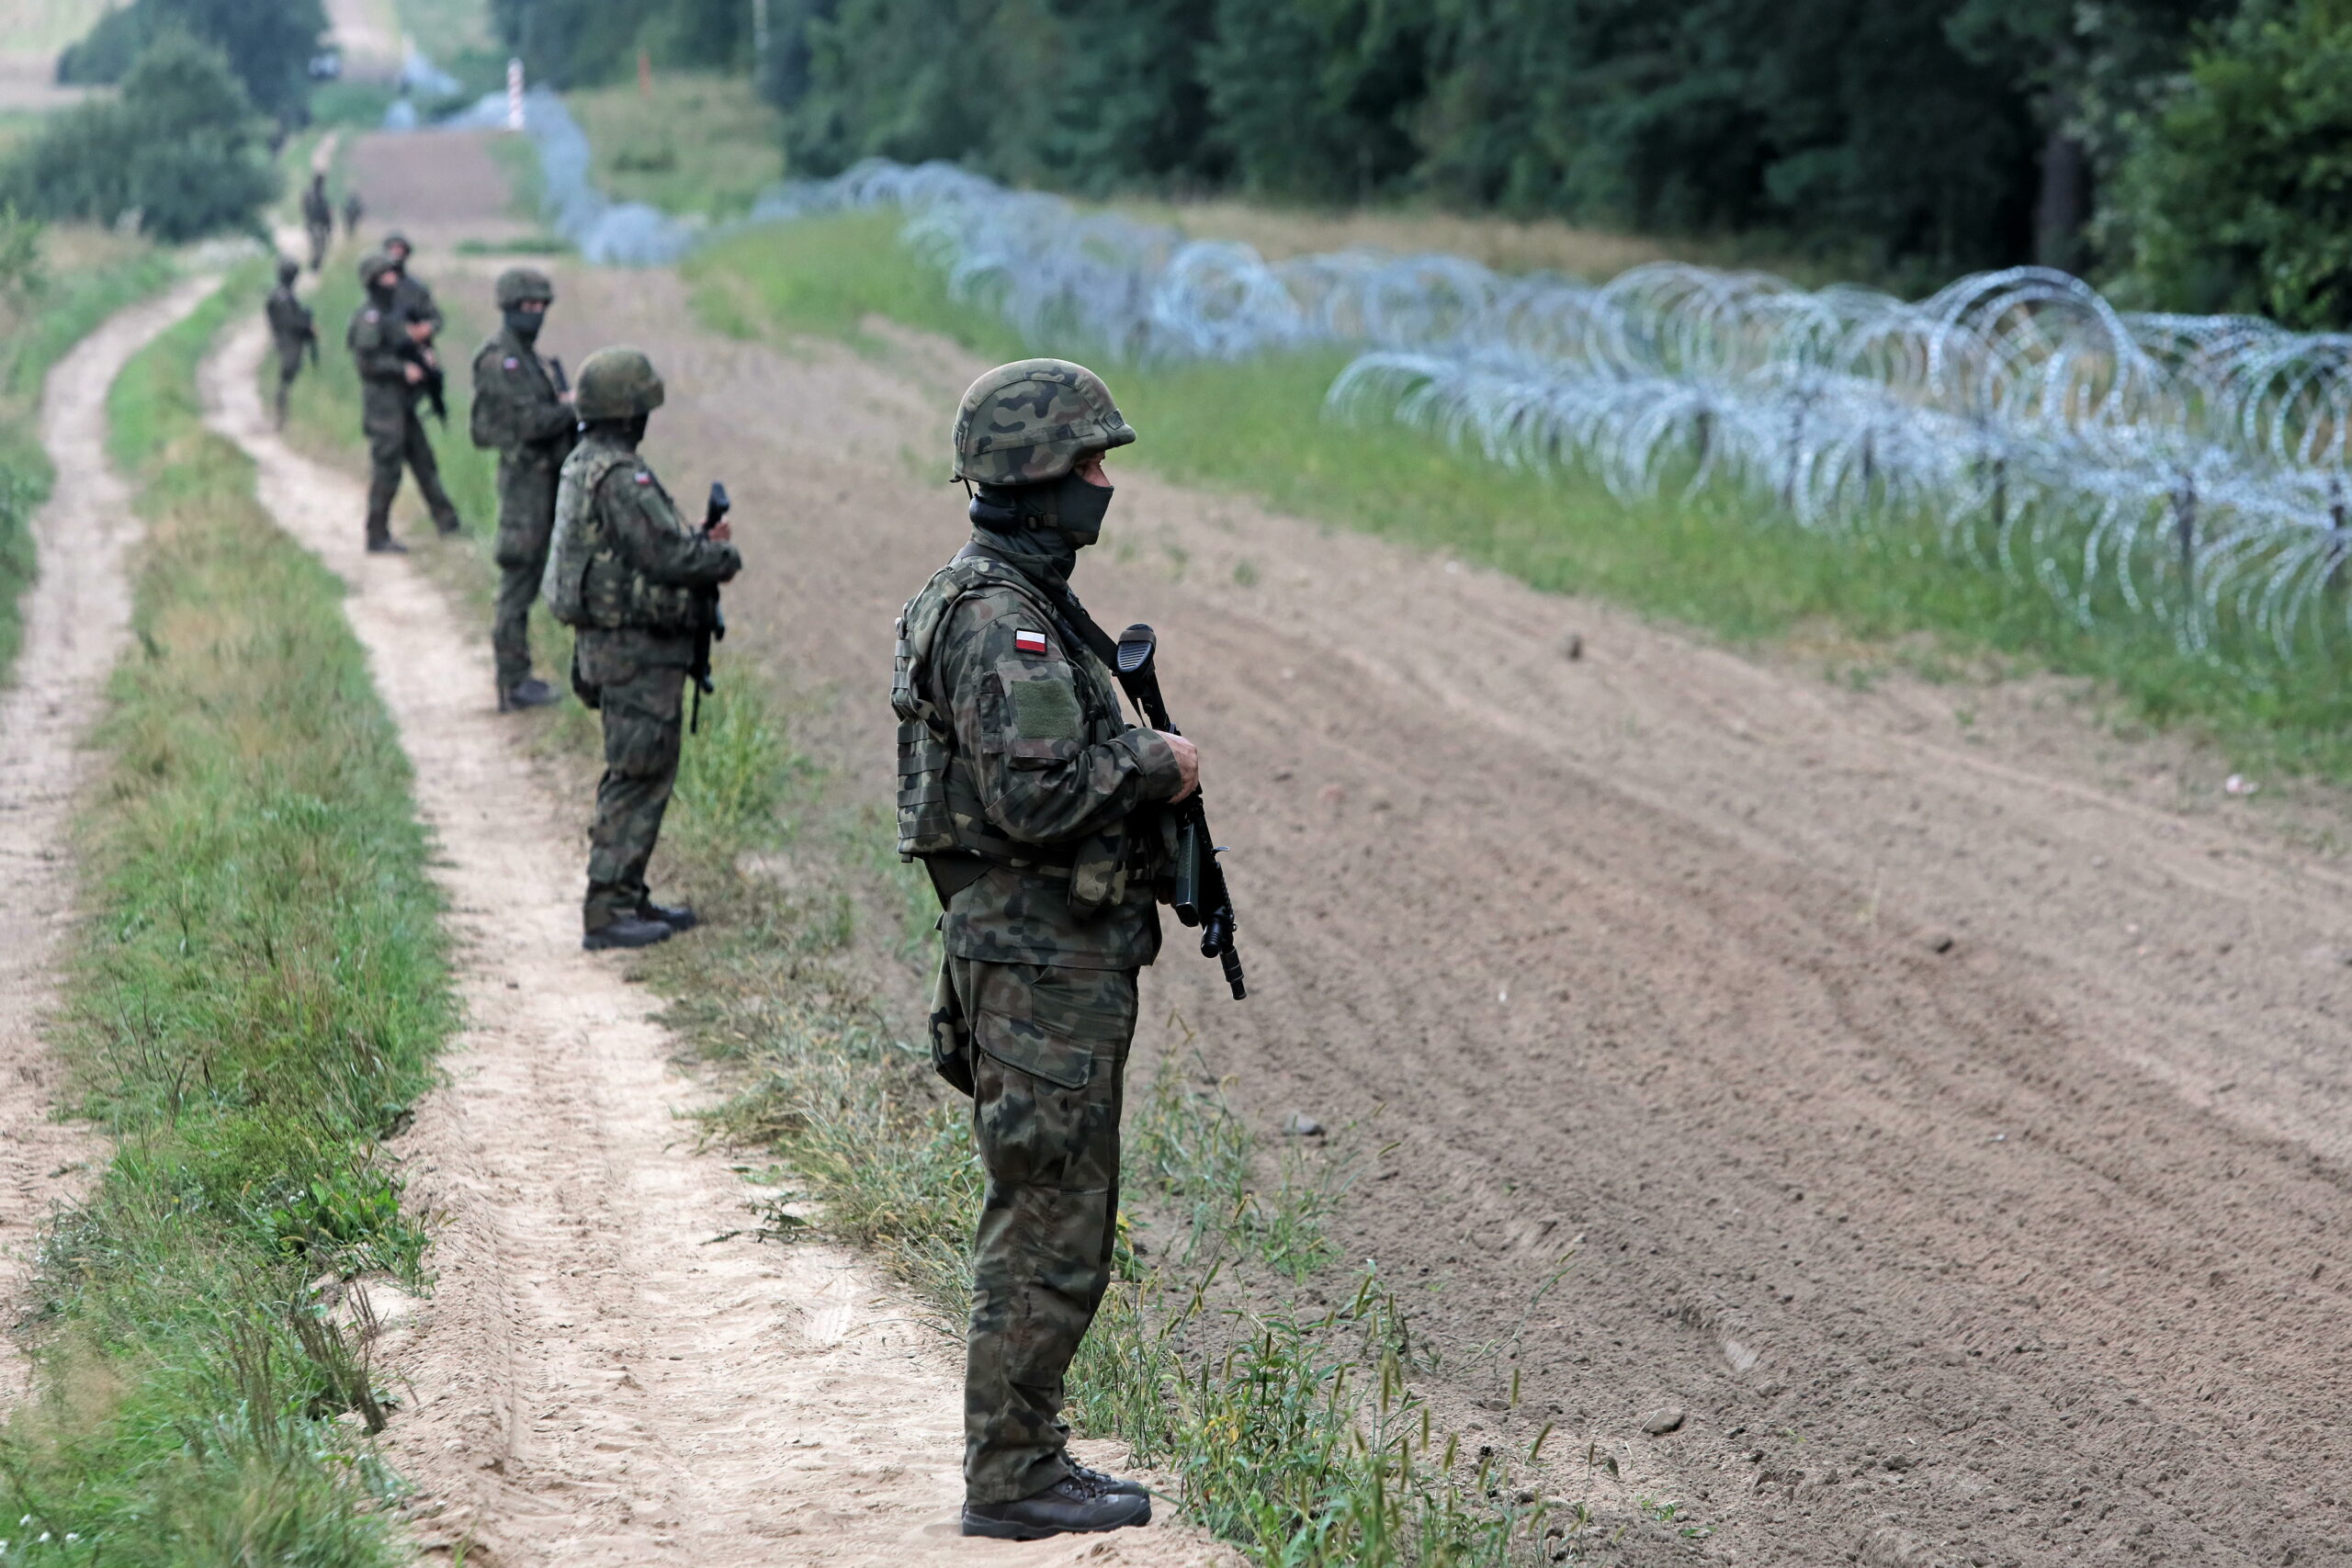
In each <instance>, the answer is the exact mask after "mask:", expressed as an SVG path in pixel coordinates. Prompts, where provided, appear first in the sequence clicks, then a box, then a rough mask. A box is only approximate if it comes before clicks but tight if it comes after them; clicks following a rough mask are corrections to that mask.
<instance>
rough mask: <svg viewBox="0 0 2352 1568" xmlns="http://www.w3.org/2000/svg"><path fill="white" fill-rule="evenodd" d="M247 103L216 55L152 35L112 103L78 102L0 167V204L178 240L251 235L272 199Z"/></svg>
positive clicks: (173, 36) (273, 185) (180, 39)
mask: <svg viewBox="0 0 2352 1568" xmlns="http://www.w3.org/2000/svg"><path fill="white" fill-rule="evenodd" d="M276 194H277V175H275V173H273V172H272V170H271V169H270V167H269V165H268V164H267V163H266V161H265V153H264V149H263V146H262V138H261V134H260V122H259V121H258V120H257V119H256V118H255V117H254V108H253V103H252V100H251V99H249V98H248V97H246V96H245V92H244V89H243V87H241V86H239V85H238V83H237V79H236V77H235V76H233V75H232V74H231V73H230V71H229V68H228V64H227V62H225V61H224V60H223V59H222V57H221V55H220V51H218V50H216V49H213V48H211V47H209V46H208V45H205V44H200V43H197V42H195V41H194V40H193V39H189V38H188V37H187V35H186V34H184V33H179V32H167V33H164V34H163V35H162V36H161V37H159V38H157V39H155V41H154V42H153V44H152V45H150V46H149V47H148V49H147V51H145V52H144V53H143V54H141V56H140V57H139V63H138V64H137V65H135V66H133V67H132V68H131V70H130V74H129V75H127V76H126V77H124V78H123V83H122V94H121V96H120V97H119V98H116V99H109V100H105V101H99V102H93V103H87V104H84V105H81V106H80V107H76V108H73V109H69V110H67V111H66V112H64V113H63V114H61V115H59V116H57V117H56V118H55V120H54V121H53V122H52V123H51V125H50V127H49V128H48V130H45V131H43V132H42V133H41V135H40V136H39V137H38V138H36V139H35V140H34V141H31V142H29V143H28V144H27V145H25V146H24V147H22V148H20V149H19V150H18V151H17V153H16V155H15V156H14V157H13V158H12V159H11V160H10V161H9V162H8V164H6V166H5V167H0V200H6V201H9V202H13V203H15V204H16V205H17V207H18V208H20V209H23V210H25V211H27V212H31V213H37V214H39V215H40V216H42V217H45V218H51V219H79V220H86V221H90V222H96V223H105V224H113V223H116V222H118V221H119V220H122V219H123V218H125V217H126V216H127V215H130V214H136V215H137V225H138V227H139V228H140V229H141V231H144V232H146V233H148V234H151V235H153V236H154V237H155V238H157V239H161V240H165V241H172V242H177V241H183V240H191V239H195V238H198V237H199V236H201V235H205V234H211V233H218V232H220V231H223V230H249V231H257V230H258V228H259V225H260V212H261V209H263V208H264V207H265V206H266V205H267V204H268V203H269V201H270V200H271V199H272V198H273V197H275V196H276Z"/></svg>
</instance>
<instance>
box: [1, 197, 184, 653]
mask: <svg viewBox="0 0 2352 1568" xmlns="http://www.w3.org/2000/svg"><path fill="white" fill-rule="evenodd" d="M42 252H43V254H42V267H41V272H42V278H43V281H42V283H41V285H40V288H38V289H37V290H36V291H35V292H33V293H32V294H31V295H30V296H29V297H28V298H27V299H25V300H24V302H23V303H22V304H21V305H20V306H17V307H15V308H13V309H12V308H8V307H6V306H0V681H5V680H6V678H7V674H8V670H9V667H10V665H12V664H13V663H14V662H15V661H16V657H17V646H18V644H19V643H20V641H21V640H22V638H23V636H24V625H23V622H22V621H21V620H20V619H19V617H18V610H17V602H18V601H19V600H20V599H21V598H22V597H23V595H24V592H25V590H26V589H27V588H28V587H30V586H31V585H32V581H33V576H34V574H35V572H36V571H37V570H39V566H38V563H37V562H36V561H35V560H34V559H33V542H32V533H31V524H32V514H33V512H34V511H35V509H36V508H38V507H39V506H40V503H41V502H42V501H43V500H44V499H45V498H46V497H47V496H48V494H49V491H50V487H51V484H52V483H53V482H54V481H55V477H56V476H55V475H54V474H53V473H52V472H51V468H50V464H49V457H48V455H47V454H46V453H45V452H43V451H42V450H41V445H40V429H39V423H40V393H41V384H42V381H43V379H44V378H46V377H47V376H48V375H49V371H50V367H51V366H53V365H55V364H56V363H57V362H58V361H59V360H60V359H62V358H63V357H64V356H65V353H66V351H67V350H68V349H70V348H72V347H73V346H74V344H77V343H79V342H81V341H82V339H84V338H85V337H87V336H88V335H89V334H90V333H91V331H92V330H93V329H95V328H96V326H97V324H98V323H99V322H100V321H105V320H106V319H107V317H108V316H110V315H112V314H114V313H115V312H116V311H117V310H121V309H122V308H123V307H124V306H126V305H129V304H131V303H133V302H135V301H137V300H139V299H144V298H145V297H146V296H148V295H150V294H153V293H154V292H156V291H157V290H159V289H161V288H163V287H164V285H165V284H167V283H169V282H170V281H171V277H172V265H171V262H170V261H169V259H168V258H166V257H165V256H164V255H163V254H161V253H160V252H158V251H156V250H155V249H154V248H153V246H151V245H147V244H143V243H139V242H136V241H130V240H123V239H120V238H118V237H117V236H115V235H112V234H107V233H100V232H97V231H85V230H77V229H66V230H57V229H52V230H50V231H48V232H46V233H45V234H44V235H43V236H42Z"/></svg>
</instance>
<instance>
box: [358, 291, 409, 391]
mask: <svg viewBox="0 0 2352 1568" xmlns="http://www.w3.org/2000/svg"><path fill="white" fill-rule="evenodd" d="M398 316H399V308H398V307H397V306H395V307H394V308H393V309H392V310H383V309H381V308H380V307H379V306H378V305H377V304H376V303H375V302H374V301H373V300H370V299H362V300H361V301H360V302H359V309H357V310H354V311H352V312H351V324H350V325H349V326H347V327H345V328H344V329H343V343H344V346H345V347H346V348H348V349H350V350H351V358H352V361H353V363H354V364H356V365H357V366H358V367H359V378H360V380H362V381H364V382H368V383H369V384H370V385H383V384H387V383H389V384H390V385H393V386H397V387H400V388H401V389H406V388H407V386H408V372H407V370H406V369H404V368H403V367H404V366H405V365H406V364H407V361H406V360H405V359H403V358H402V357H401V326H400V322H399V320H398Z"/></svg>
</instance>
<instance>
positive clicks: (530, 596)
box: [490, 452, 557, 693]
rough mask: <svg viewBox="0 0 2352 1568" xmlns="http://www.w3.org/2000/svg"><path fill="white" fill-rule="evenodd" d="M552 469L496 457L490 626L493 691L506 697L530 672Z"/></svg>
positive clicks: (551, 506) (550, 522)
mask: <svg viewBox="0 0 2352 1568" xmlns="http://www.w3.org/2000/svg"><path fill="white" fill-rule="evenodd" d="M556 468H557V464H555V463H552V462H548V461H546V460H544V459H541V460H530V459H528V458H526V457H517V456H516V455H515V453H513V452H502V453H501V454H499V458H498V539H497V543H496V544H495V546H494V547H492V559H494V560H495V561H497V562H498V569H499V579H498V609H497V612H496V614H495V615H493V616H492V620H491V623H490V646H491V650H492V653H494V654H495V655H496V656H497V659H498V689H499V691H501V692H502V693H503V692H511V691H513V690H514V689H515V684H516V683H517V682H521V681H523V680H526V679H527V678H528V677H529V675H530V673H531V602H532V601H533V600H535V599H537V597H538V596H539V580H540V579H541V578H543V577H545V576H546V575H547V569H548V536H549V535H550V533H551V532H552V531H553V529H554V525H555V491H556Z"/></svg>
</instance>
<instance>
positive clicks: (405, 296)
mask: <svg viewBox="0 0 2352 1568" xmlns="http://www.w3.org/2000/svg"><path fill="white" fill-rule="evenodd" d="M409 249H410V247H409V243H408V236H407V235H405V234H403V233H401V231H399V230H397V229H395V230H393V231H391V232H390V233H389V234H387V235H385V236H384V259H385V260H386V261H389V262H390V263H391V264H392V268H393V270H394V271H396V272H398V273H399V274H400V275H401V283H400V288H397V289H396V290H394V291H393V294H392V305H393V308H394V309H396V310H399V311H400V313H401V315H403V316H405V317H407V318H408V319H409V320H410V321H425V322H429V323H430V324H431V330H430V331H429V332H427V333H425V334H424V341H425V342H427V343H431V342H432V341H433V340H434V339H435V337H438V336H439V335H440V333H441V308H440V307H439V306H438V305H435V303H434V302H433V290H432V289H430V288H426V287H425V286H424V279H423V278H420V277H417V276H413V274H411V273H410V271H409V270H408V258H409Z"/></svg>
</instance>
